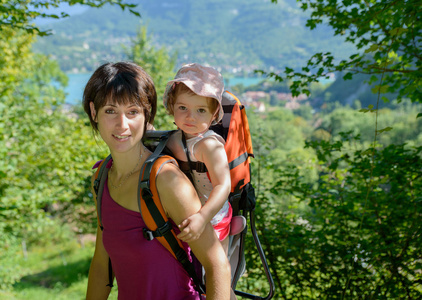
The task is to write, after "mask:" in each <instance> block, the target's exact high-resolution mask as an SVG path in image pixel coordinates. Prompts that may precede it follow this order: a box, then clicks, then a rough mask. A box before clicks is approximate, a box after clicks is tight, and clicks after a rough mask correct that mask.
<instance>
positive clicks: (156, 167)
mask: <svg viewBox="0 0 422 300" xmlns="http://www.w3.org/2000/svg"><path fill="white" fill-rule="evenodd" d="M170 161H172V162H175V160H174V159H173V158H172V157H170V156H162V157H159V158H158V159H157V160H156V161H155V162H154V164H153V167H152V169H151V172H150V175H149V180H150V184H149V187H150V190H151V193H152V199H153V200H154V203H155V205H156V206H157V208H158V210H159V211H160V213H161V216H162V217H163V219H164V221H165V222H167V221H168V218H167V215H166V212H165V211H164V208H163V206H162V205H161V200H160V197H159V196H158V191H157V186H156V177H157V174H158V172H159V171H160V169H161V167H162V166H163V165H164V164H166V163H168V162H170ZM144 172H145V166H144V168H143V169H142V178H143V175H144ZM140 201H141V214H142V218H143V220H144V222H145V225H146V226H147V227H148V229H150V230H152V231H155V230H156V229H157V228H158V227H157V224H156V223H155V221H154V218H153V217H152V215H151V212H150V211H149V209H148V208H147V206H146V203H145V200H144V199H142V193H141V196H140ZM171 232H172V234H173V235H174V236H175V237H176V233H175V232H174V229H172V230H171ZM156 239H157V240H158V241H159V242H160V243H161V244H162V245H163V246H164V247H166V249H167V250H168V251H169V252H170V253H171V254H172V255H173V256H174V257H175V258H176V259H177V257H176V254H175V253H174V252H173V250H172V249H171V247H170V245H169V243H168V242H167V240H166V239H165V238H164V237H162V236H161V237H156ZM176 240H177V242H178V243H179V245H180V247H182V248H183V245H182V242H181V241H180V240H179V239H178V238H177V237H176Z"/></svg>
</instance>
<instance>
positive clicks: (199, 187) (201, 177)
mask: <svg viewBox="0 0 422 300" xmlns="http://www.w3.org/2000/svg"><path fill="white" fill-rule="evenodd" d="M208 137H214V138H215V139H217V140H218V141H219V142H221V143H222V144H223V145H224V144H225V141H224V139H223V138H222V137H221V136H220V135H219V134H217V133H215V132H214V131H212V130H208V131H206V132H205V133H203V134H201V135H199V136H196V137H194V138H190V139H188V140H186V144H187V147H188V150H189V153H190V160H191V161H193V162H196V161H198V160H197V158H196V157H195V152H194V148H195V145H196V144H197V143H198V142H199V141H200V140H202V139H204V138H208ZM192 175H193V179H194V184H195V189H196V191H197V193H198V196H199V199H200V200H201V203H202V205H204V204H205V202H207V200H208V197H209V195H210V193H211V191H212V183H211V181H210V179H209V178H208V176H207V173H198V172H196V171H195V170H193V171H192ZM229 209H230V204H229V201H228V200H226V202H225V203H224V205H223V207H222V208H221V209H220V211H219V212H218V213H217V214H216V215H215V216H214V218H212V220H211V224H212V225H216V224H218V223H220V222H221V221H222V220H223V219H224V217H226V215H227V214H228V212H229Z"/></svg>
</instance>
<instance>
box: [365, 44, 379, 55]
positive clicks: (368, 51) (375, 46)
mask: <svg viewBox="0 0 422 300" xmlns="http://www.w3.org/2000/svg"><path fill="white" fill-rule="evenodd" d="M377 50H378V45H377V44H372V45H371V47H369V48H368V49H366V50H365V53H370V52H375V51H377Z"/></svg>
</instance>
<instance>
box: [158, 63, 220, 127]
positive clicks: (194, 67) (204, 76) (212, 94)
mask: <svg viewBox="0 0 422 300" xmlns="http://www.w3.org/2000/svg"><path fill="white" fill-rule="evenodd" d="M179 82H181V83H184V84H185V85H186V86H187V87H188V88H189V89H190V90H191V91H192V92H194V93H195V94H197V95H199V96H202V97H209V98H214V99H216V100H217V101H218V103H219V106H220V109H219V111H218V118H217V120H216V121H217V122H219V121H220V120H221V119H222V118H223V115H224V111H223V107H222V105H221V101H222V97H223V92H224V80H223V76H222V75H221V74H220V73H219V72H218V71H217V70H216V69H214V68H212V67H206V66H203V65H200V64H197V63H192V64H187V65H184V66H183V67H181V68H180V70H179V71H178V72H177V74H176V76H175V77H174V79H173V80H170V81H169V82H168V83H167V86H166V90H165V92H164V96H163V103H164V107H166V108H167V102H168V98H169V97H168V95H169V93H170V91H171V90H172V88H173V87H174V85H175V84H176V83H179Z"/></svg>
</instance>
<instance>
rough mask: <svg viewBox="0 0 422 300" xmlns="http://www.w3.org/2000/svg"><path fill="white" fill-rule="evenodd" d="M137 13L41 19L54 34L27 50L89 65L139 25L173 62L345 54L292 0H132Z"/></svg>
mask: <svg viewBox="0 0 422 300" xmlns="http://www.w3.org/2000/svg"><path fill="white" fill-rule="evenodd" d="M132 2H134V3H138V4H139V5H138V7H137V9H136V10H137V11H138V12H140V14H141V16H142V17H141V18H138V17H136V16H134V15H132V14H130V13H129V12H128V11H122V10H120V9H119V7H116V6H104V7H102V8H100V9H94V8H89V9H87V10H85V12H84V13H82V14H78V15H73V16H71V17H70V18H67V19H63V20H61V21H59V22H54V23H50V24H47V25H44V27H43V28H50V29H52V30H53V32H54V35H52V36H49V37H46V38H43V39H40V40H38V42H37V43H36V44H35V49H36V50H37V51H40V52H42V53H44V54H52V55H53V58H55V59H57V60H58V62H59V64H60V66H61V68H62V69H63V70H64V71H92V70H93V68H94V67H95V66H96V65H97V64H98V61H106V60H117V59H121V58H123V57H124V50H123V48H122V45H125V46H126V47H129V46H130V39H131V38H133V37H134V36H135V35H136V32H137V30H139V28H140V25H141V24H142V25H147V27H148V31H149V32H150V33H151V35H152V37H153V43H154V44H156V45H159V46H164V47H166V49H167V50H168V51H169V52H170V53H175V52H177V54H178V59H179V62H191V61H197V62H202V63H209V64H211V65H214V66H219V67H222V68H224V69H226V70H228V71H229V72H235V71H244V72H247V73H250V72H251V71H253V70H254V69H255V68H266V69H272V70H275V69H278V68H281V67H283V66H285V65H287V64H289V65H293V66H295V67H298V66H300V65H301V64H303V63H304V61H305V59H306V58H308V57H309V56H310V55H311V54H312V53H314V52H316V51H328V50H329V51H332V52H334V53H336V54H338V55H339V57H343V58H344V57H345V56H346V55H347V54H350V51H351V50H352V49H351V48H353V47H351V46H350V45H348V46H347V45H345V44H343V43H342V42H343V39H341V38H338V37H333V34H332V30H331V29H330V28H328V27H326V26H322V27H321V28H318V29H316V30H314V31H312V32H311V31H309V30H308V29H306V28H305V23H306V18H307V14H306V13H304V12H303V11H302V10H301V9H300V8H299V6H298V5H297V3H296V1H294V0H283V1H278V4H272V5H271V4H270V3H268V1H264V0H232V1H225V0H199V1H194V0H180V1H163V0H159V1H144V0H142V1H141V0H136V1H132Z"/></svg>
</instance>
